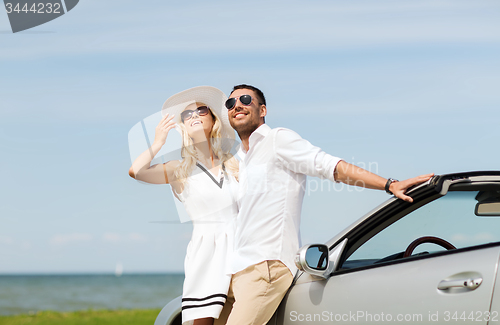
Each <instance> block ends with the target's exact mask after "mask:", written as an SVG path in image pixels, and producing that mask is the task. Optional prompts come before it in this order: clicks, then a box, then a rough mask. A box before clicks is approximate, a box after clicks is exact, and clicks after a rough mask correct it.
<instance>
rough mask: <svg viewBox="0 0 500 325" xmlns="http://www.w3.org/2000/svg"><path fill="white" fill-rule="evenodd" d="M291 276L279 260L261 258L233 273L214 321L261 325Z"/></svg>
mask: <svg viewBox="0 0 500 325" xmlns="http://www.w3.org/2000/svg"><path fill="white" fill-rule="evenodd" d="M292 280H293V275H292V273H291V272H290V270H289V269H288V267H286V266H285V265H284V264H283V263H282V262H281V261H263V262H260V263H258V264H255V265H251V266H249V267H247V268H246V269H244V270H243V271H240V272H238V273H236V274H234V275H233V276H232V278H231V284H230V286H229V292H228V297H227V300H226V304H225V305H224V308H223V309H222V312H221V314H220V316H219V319H216V320H215V322H214V325H222V324H227V325H265V324H266V323H267V322H268V321H269V319H271V317H272V316H273V314H274V312H275V311H276V309H277V308H278V306H279V304H280V302H281V300H282V299H283V297H284V296H285V293H286V292H287V290H288V288H289V287H290V285H291V284H292ZM226 320H227V322H226Z"/></svg>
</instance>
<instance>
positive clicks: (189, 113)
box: [181, 106, 209, 123]
mask: <svg viewBox="0 0 500 325" xmlns="http://www.w3.org/2000/svg"><path fill="white" fill-rule="evenodd" d="M208 111H209V108H208V106H200V107H197V108H196V109H194V110H191V109H187V110H185V111H183V112H182V113H181V121H182V123H184V121H186V120H190V119H191V118H192V117H193V113H195V112H196V114H198V116H205V115H207V114H208Z"/></svg>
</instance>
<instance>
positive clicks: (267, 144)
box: [231, 124, 341, 274]
mask: <svg viewBox="0 0 500 325" xmlns="http://www.w3.org/2000/svg"><path fill="white" fill-rule="evenodd" d="M238 155H239V156H240V158H241V160H240V171H239V182H240V186H239V188H240V189H239V193H238V194H239V195H238V205H239V213H238V217H237V220H236V234H235V242H234V244H235V246H234V258H233V260H232V263H231V273H236V272H239V271H241V270H243V269H245V268H247V267H248V266H250V265H253V264H257V263H260V262H262V261H265V260H280V261H282V262H283V263H284V264H285V265H286V266H287V267H288V268H289V269H290V271H291V272H292V274H295V272H296V270H297V267H296V266H295V263H294V258H295V254H296V253H297V250H298V249H299V245H300V238H299V237H300V233H299V229H300V212H301V209H302V200H303V198H304V193H305V188H306V175H309V176H316V177H321V178H328V179H330V180H332V181H335V179H334V171H335V167H336V166H337V163H338V162H339V161H340V160H341V159H340V158H336V157H333V156H330V155H328V154H326V153H325V152H324V151H322V150H321V149H320V148H318V147H315V146H313V145H312V144H311V143H310V142H308V141H306V140H304V139H302V138H301V137H300V136H299V135H298V134H297V133H295V132H294V131H292V130H289V129H285V128H276V129H271V128H270V127H269V126H267V125H266V124H263V125H261V126H260V127H259V128H258V129H257V130H255V131H254V132H253V133H252V134H251V135H250V138H249V150H248V151H247V152H245V151H244V149H243V146H241V147H240V149H239V151H238Z"/></svg>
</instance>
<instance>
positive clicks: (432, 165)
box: [0, 0, 500, 273]
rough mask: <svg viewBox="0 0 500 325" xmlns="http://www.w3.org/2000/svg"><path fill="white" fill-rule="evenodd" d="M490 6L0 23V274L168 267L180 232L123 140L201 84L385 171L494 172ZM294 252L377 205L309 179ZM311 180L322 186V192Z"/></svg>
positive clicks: (264, 5)
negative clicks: (233, 92) (261, 107)
mask: <svg viewBox="0 0 500 325" xmlns="http://www.w3.org/2000/svg"><path fill="white" fill-rule="evenodd" d="M499 16H500V4H499V3H498V2H497V1H482V0H479V1H472V0H471V1H460V0H454V1H401V0H399V1H387V0H382V1H376V2H375V1H356V2H353V1H308V2H305V1H286V2H285V1H253V2H252V3H251V4H250V3H243V2H241V3H235V2H232V1H217V2H210V3H208V2H202V1H191V2H189V4H186V3H185V2H181V1H168V2H165V1H149V2H148V3H147V4H146V3H137V2H135V1H134V2H133V1H106V2H102V1H90V0H86V1H85V0H84V1H80V3H79V4H78V5H77V6H76V7H75V8H74V9H73V10H72V11H71V12H69V13H67V14H65V15H64V16H62V17H60V18H58V19H56V20H54V21H51V22H49V23H47V24H44V25H41V26H38V27H36V28H33V29H30V30H27V31H25V32H20V33H16V34H12V33H11V32H10V25H9V22H8V19H7V14H6V13H3V14H2V13H0V76H1V78H0V113H1V119H0V152H1V155H2V159H1V161H2V162H1V166H2V170H3V173H2V177H1V182H0V184H1V186H0V273H54V272H57V273H63V272H79V273H81V272H113V271H114V269H115V265H116V264H117V263H121V264H123V267H124V272H164V271H181V270H182V263H183V257H184V253H185V247H186V245H187V242H188V241H189V237H190V231H191V228H190V225H189V224H180V223H177V222H176V220H178V219H176V218H177V215H176V212H175V205H174V201H173V198H172V195H171V194H170V192H169V188H168V187H167V186H153V185H144V184H139V183H138V182H136V181H134V180H132V179H131V178H130V177H128V175H127V171H128V168H129V166H130V156H129V152H128V143H127V135H128V132H129V130H130V129H131V128H132V127H133V126H134V125H135V124H136V123H137V122H139V121H140V120H141V119H143V118H145V117H147V116H150V115H152V114H154V113H156V112H158V111H159V110H160V109H161V105H162V104H163V102H164V101H165V99H166V98H168V97H169V96H171V95H173V94H175V93H177V92H179V91H182V90H184V89H187V88H191V87H194V86H199V85H211V86H215V87H218V88H220V89H221V90H223V91H225V92H226V93H227V92H229V90H230V89H231V87H232V86H233V85H235V84H239V83H249V84H253V85H255V86H257V87H259V88H261V89H262V90H263V91H264V93H265V94H266V97H267V102H268V117H267V119H266V121H267V123H268V124H269V125H270V126H271V127H277V126H284V127H289V128H291V129H293V130H295V131H297V132H298V133H299V134H301V135H302V136H303V137H304V138H306V139H308V140H309V141H311V142H312V143H313V144H315V145H318V146H320V147H322V148H323V149H324V150H325V151H326V152H328V153H331V154H333V155H336V156H339V157H342V158H344V159H345V160H347V161H348V162H351V163H355V164H358V165H360V166H362V167H363V166H365V167H369V169H370V170H371V171H373V172H377V173H378V174H380V175H382V176H384V177H393V178H398V179H404V178H408V177H412V176H416V175H419V174H423V173H428V172H435V173H437V174H439V173H449V172H458V171H467V170H486V169H489V170H491V169H496V170H498V169H499V168H500V167H499V161H500V159H499V158H500V151H499V150H498V149H497V148H498V143H499V142H500V130H499V125H500V110H499V109H498V108H499V106H500V92H498V84H500V21H499V20H498V17H499ZM310 181H311V182H312V183H311V184H310V186H309V189H310V191H309V193H308V195H307V196H306V198H305V201H304V208H303V214H302V228H301V231H302V239H303V242H304V243H309V242H324V241H327V240H328V239H329V238H331V237H333V236H334V234H335V233H336V232H338V231H339V230H341V229H342V228H344V227H345V226H347V225H348V224H350V223H351V222H353V221H354V220H355V219H357V218H358V217H360V216H361V215H362V214H364V213H365V212H367V211H369V210H370V209H371V208H373V207H374V206H375V205H377V204H379V203H381V202H382V201H383V200H385V199H386V198H387V195H386V194H385V193H382V192H377V191H371V190H360V189H356V188H347V187H346V186H344V187H343V188H342V186H340V185H335V186H334V185H333V184H331V183H328V182H326V181H325V182H319V180H314V179H312V180H310ZM321 185H322V187H321Z"/></svg>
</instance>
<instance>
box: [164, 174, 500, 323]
mask: <svg viewBox="0 0 500 325" xmlns="http://www.w3.org/2000/svg"><path fill="white" fill-rule="evenodd" d="M409 194H410V195H411V196H412V197H413V199H414V203H407V202H403V201H402V200H399V199H396V198H394V197H393V198H391V199H389V200H387V201H386V202H384V203H383V204H381V205H380V206H378V207H377V208H375V209H374V210H372V211H371V212H369V213H368V214H366V215H365V216H363V217H362V218H360V219H359V220H358V221H356V222H355V223H353V224H352V225H351V226H349V227H348V228H347V229H345V230H344V231H342V232H341V233H339V234H337V235H336V236H335V237H334V238H332V239H331V240H330V241H328V242H327V243H326V245H325V244H315V245H307V246H304V247H302V248H301V249H300V250H299V252H298V253H297V257H296V263H297V266H298V267H299V269H300V271H299V272H297V275H296V276H295V279H294V282H293V284H292V286H291V287H290V289H289V291H288V293H287V295H286V296H285V298H284V299H283V301H282V303H281V305H280V307H279V308H278V310H277V311H276V313H275V315H274V316H273V318H272V319H271V320H270V321H269V323H268V324H279V325H284V324H325V323H330V322H333V323H338V324H368V323H372V322H373V323H378V324H387V323H404V324H443V323H447V324H448V323H455V324H500V315H499V312H500V294H498V291H500V279H499V277H498V275H499V271H498V267H499V259H500V171H491V172H467V173H457V174H448V175H440V176H435V177H433V178H432V179H431V180H429V181H428V182H426V183H424V184H421V185H419V186H417V187H415V188H413V189H411V190H410V191H409ZM495 289H496V290H495ZM180 306H181V303H180V297H179V298H177V299H175V300H173V301H172V302H170V303H169V304H168V305H167V306H165V307H164V308H163V310H162V311H161V313H160V314H159V315H158V318H157V320H156V322H155V325H171V324H172V325H173V324H181V318H180V312H181V308H180Z"/></svg>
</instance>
